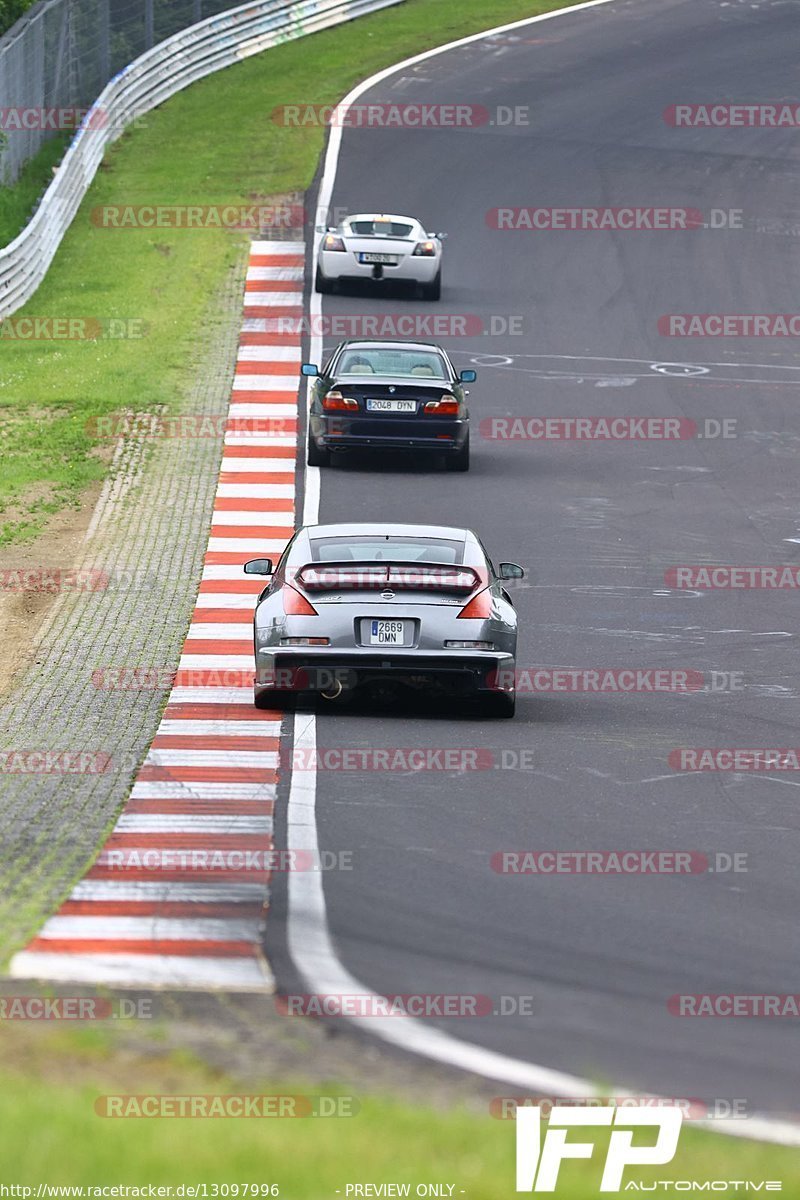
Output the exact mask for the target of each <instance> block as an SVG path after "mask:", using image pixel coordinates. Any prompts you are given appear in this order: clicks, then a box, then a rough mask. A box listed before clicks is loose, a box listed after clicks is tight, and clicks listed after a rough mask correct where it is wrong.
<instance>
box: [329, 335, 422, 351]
mask: <svg viewBox="0 0 800 1200" xmlns="http://www.w3.org/2000/svg"><path fill="white" fill-rule="evenodd" d="M387 346H389V347H390V348H391V347H394V348H395V349H399V348H400V347H402V348H403V349H404V350H435V351H436V352H437V353H438V354H443V353H444V351H443V350H442V347H441V346H437V345H436V342H401V341H398V340H395V341H392V340H390V339H388V338H387V339H386V340H383V339H380V340H379V339H378V338H372V339H371V340H369V341H361V342H340V343H339V345H338V346H337V347H336V350H335V351H334V353H336V352H337V351H339V350H344V349H345V347H346V348H347V349H348V350H383V349H385V348H386V347H387Z"/></svg>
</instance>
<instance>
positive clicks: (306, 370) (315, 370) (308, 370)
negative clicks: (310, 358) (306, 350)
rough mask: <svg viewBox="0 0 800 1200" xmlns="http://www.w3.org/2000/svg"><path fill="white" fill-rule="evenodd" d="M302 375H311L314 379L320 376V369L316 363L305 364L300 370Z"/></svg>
mask: <svg viewBox="0 0 800 1200" xmlns="http://www.w3.org/2000/svg"><path fill="white" fill-rule="evenodd" d="M300 373H301V375H310V376H312V378H313V377H314V376H316V375H319V367H318V366H317V364H316V363H303V365H302V367H301V368H300Z"/></svg>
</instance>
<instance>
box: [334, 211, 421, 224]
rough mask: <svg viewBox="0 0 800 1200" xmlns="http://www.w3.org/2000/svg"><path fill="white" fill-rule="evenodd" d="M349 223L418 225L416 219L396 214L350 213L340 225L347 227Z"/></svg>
mask: <svg viewBox="0 0 800 1200" xmlns="http://www.w3.org/2000/svg"><path fill="white" fill-rule="evenodd" d="M351 221H404V222H406V223H407V224H409V225H419V224H420V222H419V221H418V220H417V218H416V217H401V216H400V215H399V214H398V213H351V215H350V216H349V217H345V218H344V220H343V221H342V224H343V225H349V224H350V222H351Z"/></svg>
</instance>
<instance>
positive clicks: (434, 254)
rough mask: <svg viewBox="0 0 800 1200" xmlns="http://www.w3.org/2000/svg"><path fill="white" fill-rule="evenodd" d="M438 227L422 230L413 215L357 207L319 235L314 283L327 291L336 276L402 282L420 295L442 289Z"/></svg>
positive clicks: (430, 296)
mask: <svg viewBox="0 0 800 1200" xmlns="http://www.w3.org/2000/svg"><path fill="white" fill-rule="evenodd" d="M445 236H446V235H445V234H442V233H426V232H425V229H424V228H423V226H422V225H420V223H419V221H416V220H414V218H413V217H398V216H394V215H391V214H389V215H387V214H385V213H359V214H357V215H356V216H352V217H348V218H347V219H346V220H345V221H342V223H341V225H337V226H336V227H335V228H332V229H328V230H327V231H326V232H325V233H324V234H323V236H322V240H321V242H320V244H319V252H318V257H317V271H316V275H315V279H314V286H315V287H316V289H317V291H318V292H323V293H325V292H332V291H333V290H334V288H335V286H336V284H337V283H338V281H339V280H351V281H356V282H357V281H359V280H360V281H362V282H364V283H375V282H377V281H380V280H385V281H386V282H387V283H403V284H408V285H413V286H415V287H416V288H418V289H419V291H420V294H421V296H422V298H423V299H424V300H438V299H440V297H441V294H442V238H443V237H445Z"/></svg>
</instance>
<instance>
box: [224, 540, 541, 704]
mask: <svg viewBox="0 0 800 1200" xmlns="http://www.w3.org/2000/svg"><path fill="white" fill-rule="evenodd" d="M244 569H245V572H246V573H247V574H249V575H266V576H269V577H270V579H269V583H268V584H267V586H266V587H265V588H264V590H263V592H262V593H261V595H260V596H259V598H258V602H257V605H256V610H255V617H254V642H255V646H254V649H255V681H254V682H255V704H256V707H258V708H272V707H278V708H280V707H284V706H287V705H288V704H289V702H290V701H291V700H296V699H297V698H298V697H299V696H300V695H301V694H303V693H305V694H309V693H320V694H322V696H324V697H326V698H327V699H330V700H335V699H346V698H348V697H350V696H352V695H353V694H354V693H355V692H356V691H360V692H362V693H363V692H365V691H366V692H367V694H373V695H374V694H376V693H377V695H378V696H387V695H390V696H393V695H395V694H397V693H399V692H400V691H401V690H402V689H409V688H412V689H421V690H423V691H438V692H440V693H442V694H445V695H448V696H450V697H454V698H464V699H467V698H469V699H471V700H472V701H475V702H477V703H478V705H479V707H480V710H481V712H482V713H483V714H485V715H496V716H504V717H510V716H512V715H513V713H514V701H515V686H514V682H515V665H516V650H517V615H516V612H515V611H514V605H513V604H512V602H511V598H510V596H509V595H508V592H507V591H506V590H505V588H504V587H503V581H504V580H509V579H520V578H522V576H523V575H524V572H523V570H522V567H519V566H517V564H516V563H500V565H499V567H498V568H497V569H495V567H494V566H493V564H492V562H491V560H490V559H489V557H488V556H487V554H486V551H485V550H484V548H483V546H482V545H481V542H480V541H479V539H478V537H477V536H476V535H475V534H474V533H472V532H471V530H469V529H454V528H451V527H449V526H445V525H399V524H374V523H370V524H347V525H308V526H304V527H303V528H301V529H299V530H298V531H297V533H296V534H295V535H294V537H293V538H292V540H291V541H290V543H289V545H288V546H287V547H286V549H285V551H284V553H283V555H282V556H281V559H280V562H279V563H278V565H277V567H275V568H274V570H273V566H272V563H271V561H270V559H268V558H255V559H251V560H250V561H249V562H247V563H245V566H244Z"/></svg>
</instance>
